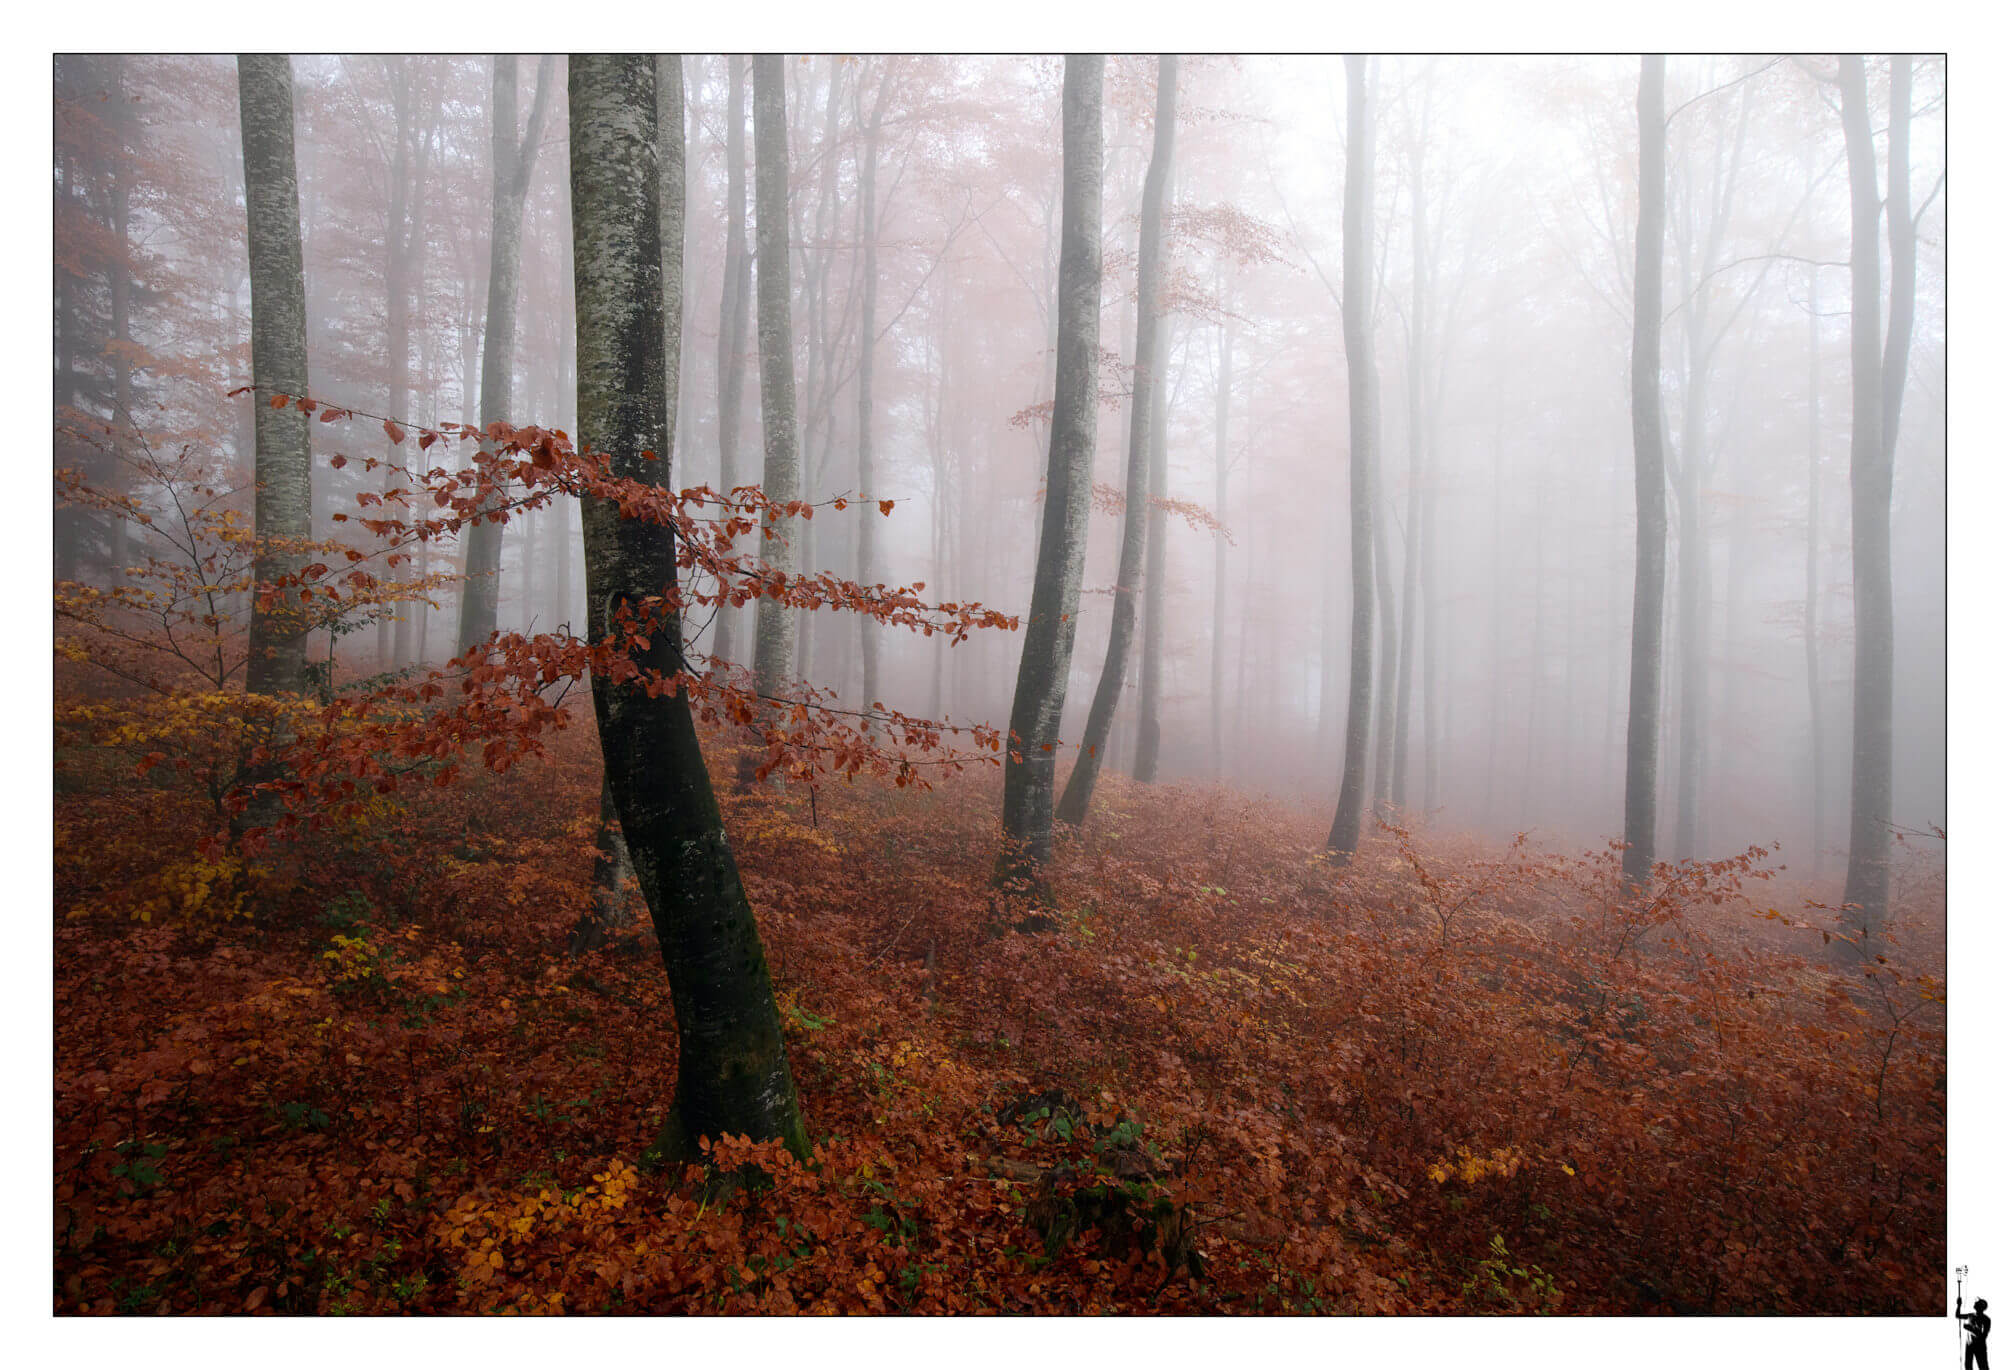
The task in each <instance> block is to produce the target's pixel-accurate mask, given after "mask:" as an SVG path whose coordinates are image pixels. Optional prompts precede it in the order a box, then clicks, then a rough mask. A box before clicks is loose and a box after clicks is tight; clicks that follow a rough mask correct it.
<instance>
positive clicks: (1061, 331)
mask: <svg viewBox="0 0 2000 1370" xmlns="http://www.w3.org/2000/svg"><path fill="white" fill-rule="evenodd" d="M1103 208H1104V58H1103V57H1102V56H1096V55H1087V54H1086V55H1071V56H1069V57H1067V58H1065V59H1064V61H1063V208H1062V258H1061V265H1060V267H1059V268H1058V280H1059V285H1058V290H1057V326H1056V391H1055V406H1054V410H1053V413H1052V414H1051V417H1050V423H1049V465H1048V482H1047V491H1046V494H1045V496H1044V499H1043V503H1042V532H1041V540H1040V541H1041V545H1040V548H1039V551H1038V554H1037V556H1036V559H1035V588H1034V593H1033V595H1032V597H1031V598H1030V600H1029V603H1028V622H1027V624H1026V626H1025V628H1024V629H1023V631H1022V640H1021V667H1020V673H1019V675H1018V676H1017V678H1016V680H1015V684H1014V709H1013V715H1012V717H1011V719H1010V720H1009V725H1008V738H1007V762H1006V778H1005V784H1004V790H1003V796H1002V800H1001V814H1000V821H1001V829H1002V841H1003V844H1004V845H1003V847H1002V850H1001V854H1000V860H999V863H998V865H997V867H996V870H995V883H996V885H998V886H999V887H1000V889H1001V891H1002V892H1003V894H1009V895H1019V896H1025V897H1026V898H1027V899H1029V900H1032V901H1034V902H1036V903H1043V902H1046V900H1047V897H1048V886H1047V876H1046V874H1045V869H1046V866H1047V864H1048V859H1049V849H1050V844H1051V841H1052V830H1053V827H1054V820H1055V785H1056V755H1055V748H1056V743H1057V741H1058V731H1059V729H1060V728H1061V726H1062V714H1063V702H1064V698H1065V695H1066V693H1067V687H1068V684H1069V662H1070V653H1071V650H1072V649H1073V648H1074V647H1075V645H1076V605H1077V599H1078V597H1079V595H1080V593H1081V590H1082V582H1083V552H1084V534H1085V532H1086V530H1087V528H1088V526H1089V521H1090V467H1091V455H1092V453H1093V451H1094V449H1095V448H1096V445H1097V338H1098V309H1099V304H1100V296H1101V292H1102V288H1103V275H1104V273H1103V258H1102V248H1101V245H1100V243H1099V231H1100V224H1101V221H1102V218H1103ZM1037 924H1038V920H1036V919H1031V920H1029V921H1028V924H1027V925H1028V926H1036V925H1037Z"/></svg>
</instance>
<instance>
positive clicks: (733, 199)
mask: <svg viewBox="0 0 2000 1370" xmlns="http://www.w3.org/2000/svg"><path fill="white" fill-rule="evenodd" d="M744 61H745V59H744V58H743V57H742V55H740V54H736V55H732V56H731V57H730V59H729V115H728V118H729V124H728V131H727V133H726V135H725V142H726V149H727V150H726V156H727V159H728V166H729V170H728V177H729V179H728V189H727V199H726V201H725V210H726V217H727V220H728V229H727V232H726V234H725V237H724V247H723V266H722V310H721V318H720V320H719V325H720V326H719V328H718V339H717V342H716V390H717V395H716V413H715V445H716V454H717V462H718V464H719V475H718V476H717V478H716V484H717V485H719V486H721V487H722V492H723V493H724V494H727V493H729V491H730V490H732V489H734V488H735V487H736V485H737V484H738V483H739V482H740V481H741V480H742V477H743V463H742V457H741V454H740V444H741V442H742V436H741V434H742V431H743V429H742V423H743V372H744V354H745V352H746V351H747V349H748V348H749V346H750V284H749V275H750V249H749V246H748V244H747V243H746V241H745V236H744V235H745V228H744V225H745V223H746V222H747V220H748V207H747V205H746V203H745V197H746V196H747V195H748V194H749V185H748V183H749V175H748V172H747V170H746V167H747V162H746V161H745V158H744V151H743V121H744V107H743V106H744V93H743V86H744ZM736 617H737V616H736V611H735V610H734V608H733V607H732V606H730V605H728V604H718V605H717V606H716V608H715V641H714V650H713V655H714V656H715V658H716V659H717V660H719V661H731V662H733V661H735V660H736Z"/></svg>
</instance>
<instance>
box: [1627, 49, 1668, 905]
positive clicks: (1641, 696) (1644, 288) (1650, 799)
mask: <svg viewBox="0 0 2000 1370" xmlns="http://www.w3.org/2000/svg"><path fill="white" fill-rule="evenodd" d="M1666 162H1667V122H1666V58H1665V57H1658V56H1655V57H1642V58H1640V59H1639V225H1638V245H1637V248H1636V250H1635V256H1634V260H1633V269H1632V459H1633V471H1634V484H1635V489H1636V492H1637V506H1638V530H1639V545H1638V567H1637V570H1636V571H1635V572H1634V574H1633V580H1632V688H1631V696H1630V702H1629V704H1628V707H1627V713H1626V723H1625V844H1626V845H1625V861H1624V874H1625V881H1626V883H1627V884H1629V885H1631V886H1633V887H1634V888H1636V889H1644V888H1645V886H1646V883H1647V881H1648V880H1650V879H1651V877H1652V873H1653V839H1654V829H1655V827H1656V826H1657V806H1658V801H1659V764H1660V639H1661V634H1662V630H1663V626H1664V620H1665V616H1666V594H1667V487H1666V443H1665V438H1664V435H1663V434H1662V432H1661V427H1660V311H1661V301H1660V279H1661V269H1662V262H1663V259H1664V258H1665V256H1666V242H1667V218H1666V201H1667V170H1666Z"/></svg>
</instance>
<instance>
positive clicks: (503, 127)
mask: <svg viewBox="0 0 2000 1370" xmlns="http://www.w3.org/2000/svg"><path fill="white" fill-rule="evenodd" d="M517 65H518V63H517V60H516V58H515V57H514V55H513V54H512V53H504V54H501V55H499V56H496V57H495V58H494V59H493V229H492V257H491V260H490V263H489V269H488V273H487V287H486V339H485V347H484V360H483V361H481V363H480V368H479V422H480V425H481V426H482V427H483V426H485V425H486V424H489V423H504V422H506V421H508V420H509V418H510V417H511V412H510V411H511V410H512V409H513V406H514V320H515V314H516V311H517V307H518V304H519V297H520V289H521V214H522V209H523V208H524V206H525V205H526V203H527V199H528V182H529V179H530V178H531V177H532V176H533V175H534V173H535V153H536V152H537V151H538V150H539V148H540V144H541V141H542V123H543V121H544V119H545V118H546V117H547V114H548V106H549V85H550V83H551V81H552V79H553V76H554V72H555V59H554V58H552V57H548V56H544V57H543V58H542V60H541V63H540V65H539V66H538V67H537V68H536V72H535V103H534V107H533V108H532V109H531V110H530V111H529V113H528V127H527V129H526V130H525V131H524V132H522V133H521V134H520V135H519V137H520V141H518V142H516V141H515V137H516V135H515V129H514V119H515V110H516V107H517V105H518V103H519V102H518V97H517V93H516V89H515V88H516V83H517V70H516V68H517ZM502 498H504V494H496V495H495V497H494V499H493V500H491V501H490V502H489V506H490V505H495V504H498V503H499V502H500V500H501V499H502ZM501 528H502V525H501V524H500V523H499V522H497V521H495V519H494V518H493V517H491V516H489V517H488V518H486V519H482V520H480V521H479V522H476V523H474V524H473V525H472V527H471V528H470V529H469V530H468V531H467V534H466V541H465V590H464V597H463V598H462V599H461V600H460V602H459V620H458V651H459V653H460V654H461V655H463V654H464V653H466V652H469V651H471V650H472V649H473V648H475V647H477V646H479V645H480V644H481V643H483V642H485V641H486V639H487V638H489V637H491V636H492V635H493V632H494V630H495V629H496V628H497V627H498V626H499V620H500V533H501Z"/></svg>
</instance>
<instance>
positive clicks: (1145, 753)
mask: <svg viewBox="0 0 2000 1370" xmlns="http://www.w3.org/2000/svg"><path fill="white" fill-rule="evenodd" d="M1171 190H1172V186H1171V181H1170V182H1169V193H1170V194H1171ZM1171 333H1172V325H1171V324H1170V323H1168V322H1167V321H1166V320H1165V319H1162V320H1161V321H1160V341H1159V349H1160V375H1159V380H1158V383H1156V384H1155V385H1154V386H1153V397H1152V406H1153V422H1152V432H1151V433H1150V434H1149V435H1148V437H1147V443H1148V445H1149V446H1150V447H1151V448H1152V449H1153V450H1152V454H1151V456H1149V457H1148V458H1147V461H1146V589H1145V593H1144V595H1143V597H1142V599H1141V605H1140V607H1141V611H1142V612H1141V614H1140V628H1141V629H1142V634H1141V638H1140V643H1141V649H1140V656H1139V716H1138V718H1137V719H1136V720H1134V722H1135V723H1136V725H1137V726H1136V728H1135V730H1134V731H1135V737H1134V739H1133V747H1132V778H1133V779H1134V780H1137V781H1138V782H1140V783H1141V784H1143V785H1150V784H1152V783H1153V782H1154V781H1155V780H1157V779H1158V778H1159V774H1160V692H1161V683H1160V675H1161V670H1162V668H1163V666H1164V664H1165V661H1166V646H1167V511H1166V503H1165V501H1166V498H1167V393H1168V385H1167V362H1168V359H1169V357H1170V356H1171V355H1172V352H1173V348H1172V344H1171V341H1170V335H1171Z"/></svg>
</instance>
